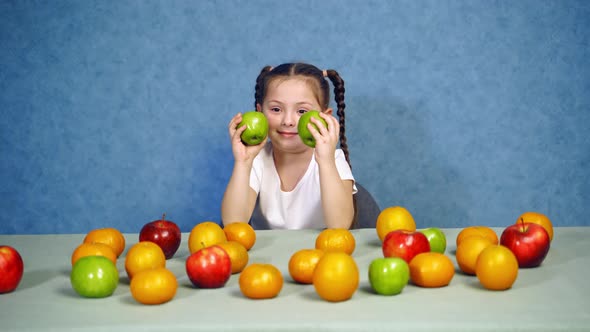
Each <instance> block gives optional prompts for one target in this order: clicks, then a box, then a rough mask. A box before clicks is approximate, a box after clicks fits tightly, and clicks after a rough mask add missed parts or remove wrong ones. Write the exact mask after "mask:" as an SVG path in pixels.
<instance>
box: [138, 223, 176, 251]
mask: <svg viewBox="0 0 590 332" xmlns="http://www.w3.org/2000/svg"><path fill="white" fill-rule="evenodd" d="M180 237H181V233H180V228H178V225H176V224H175V223H174V222H173V221H170V220H166V214H165V213H164V214H163V215H162V219H160V220H154V221H152V222H149V223H147V224H145V225H143V227H142V228H141V231H140V232H139V241H140V242H141V241H150V242H153V243H155V244H157V245H158V246H159V247H160V248H162V251H163V252H164V256H166V259H170V258H172V256H174V254H175V253H176V251H177V250H178V247H179V246H180Z"/></svg>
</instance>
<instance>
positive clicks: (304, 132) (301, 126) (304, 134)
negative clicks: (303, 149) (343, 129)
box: [297, 111, 328, 148]
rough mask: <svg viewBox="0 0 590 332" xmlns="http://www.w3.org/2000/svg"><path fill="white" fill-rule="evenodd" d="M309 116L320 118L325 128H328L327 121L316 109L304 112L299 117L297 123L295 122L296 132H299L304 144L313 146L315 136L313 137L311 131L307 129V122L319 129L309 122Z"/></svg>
mask: <svg viewBox="0 0 590 332" xmlns="http://www.w3.org/2000/svg"><path fill="white" fill-rule="evenodd" d="M311 117H314V118H316V119H318V120H320V121H321V122H322V123H323V124H324V126H325V127H326V128H328V123H327V122H326V120H324V119H322V117H321V116H320V112H318V111H308V112H305V113H304V114H303V115H302V116H301V117H300V118H299V123H298V124H297V132H298V133H299V137H301V140H302V141H303V143H304V144H305V145H307V146H309V147H312V148H315V138H313V135H312V134H311V131H309V129H307V124H308V123H311V125H312V126H314V127H315V128H316V129H317V130H318V131H319V129H318V127H317V126H316V125H315V124H313V123H312V122H311Z"/></svg>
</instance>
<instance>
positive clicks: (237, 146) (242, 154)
mask: <svg viewBox="0 0 590 332" xmlns="http://www.w3.org/2000/svg"><path fill="white" fill-rule="evenodd" d="M240 122H242V113H238V114H236V115H235V116H234V117H233V118H232V119H231V121H230V122H229V137H230V138H231V145H232V152H233V154H234V159H235V160H236V161H245V162H252V161H253V160H254V158H255V157H256V156H257V155H258V153H259V152H260V150H262V148H263V147H264V145H265V144H266V141H267V140H266V139H265V140H263V141H262V143H260V144H258V145H251V146H248V145H246V144H244V143H243V142H242V138H241V136H242V133H243V132H244V131H245V130H246V126H241V127H240V128H238V125H239V124H240Z"/></svg>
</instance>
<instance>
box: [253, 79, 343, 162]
mask: <svg viewBox="0 0 590 332" xmlns="http://www.w3.org/2000/svg"><path fill="white" fill-rule="evenodd" d="M257 110H258V111H262V112H264V115H266V118H267V119H268V126H269V132H268V136H269V138H270V140H271V141H272V143H273V147H275V148H277V149H279V150H283V151H289V152H298V151H304V150H305V149H309V147H308V146H306V145H305V144H303V142H302V141H301V138H299V135H298V133H297V123H298V122H299V118H300V117H301V115H303V114H304V113H305V112H307V111H310V110H319V111H321V110H322V107H321V106H320V104H319V101H318V98H317V96H316V94H314V92H313V90H312V89H311V87H310V85H309V83H308V82H306V81H305V80H303V79H301V78H296V77H295V78H289V79H286V80H281V79H278V80H275V81H273V82H271V83H270V84H269V86H268V90H267V92H266V97H265V98H264V101H263V104H262V105H257ZM331 112H332V110H331V109H327V110H324V113H327V114H330V113H331Z"/></svg>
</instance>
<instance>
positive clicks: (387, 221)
mask: <svg viewBox="0 0 590 332" xmlns="http://www.w3.org/2000/svg"><path fill="white" fill-rule="evenodd" d="M375 229H376V230H377V235H378V236H379V239H380V240H381V242H383V239H384V238H385V236H386V235H387V233H389V232H391V231H395V230H398V229H405V230H407V231H411V232H413V231H415V230H416V222H415V221H414V218H413V217H412V215H411V214H410V212H409V211H408V210H407V209H406V208H404V207H401V206H391V207H388V208H385V209H383V210H382V211H381V213H379V216H377V223H376V224H375Z"/></svg>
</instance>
